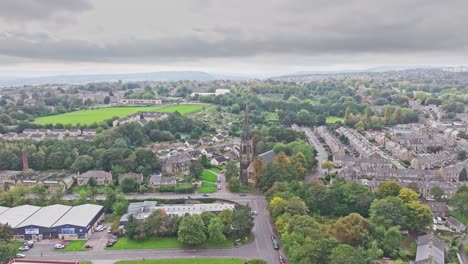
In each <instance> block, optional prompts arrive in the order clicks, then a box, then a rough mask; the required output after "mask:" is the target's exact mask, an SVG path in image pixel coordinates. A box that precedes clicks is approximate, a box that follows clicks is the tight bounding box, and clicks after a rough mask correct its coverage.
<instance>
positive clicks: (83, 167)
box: [70, 155, 95, 173]
mask: <svg viewBox="0 0 468 264" xmlns="http://www.w3.org/2000/svg"><path fill="white" fill-rule="evenodd" d="M94 166H95V164H94V160H93V157H91V156H89V155H83V156H78V158H76V159H75V161H74V162H73V164H72V165H71V167H70V169H71V170H72V171H74V172H79V173H83V172H86V171H89V170H90V169H92V168H94Z"/></svg>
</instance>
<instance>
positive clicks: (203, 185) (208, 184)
mask: <svg viewBox="0 0 468 264" xmlns="http://www.w3.org/2000/svg"><path fill="white" fill-rule="evenodd" d="M201 187H216V183H212V182H202V184H201Z"/></svg>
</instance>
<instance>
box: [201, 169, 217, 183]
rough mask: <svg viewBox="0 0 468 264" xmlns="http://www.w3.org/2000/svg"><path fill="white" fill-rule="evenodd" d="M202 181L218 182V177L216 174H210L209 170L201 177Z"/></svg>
mask: <svg viewBox="0 0 468 264" xmlns="http://www.w3.org/2000/svg"><path fill="white" fill-rule="evenodd" d="M201 179H202V180H203V181H209V182H216V180H217V179H218V177H217V176H216V175H215V174H213V173H212V172H210V171H208V170H204V171H203V173H202V175H201Z"/></svg>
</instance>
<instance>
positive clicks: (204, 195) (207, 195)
mask: <svg viewBox="0 0 468 264" xmlns="http://www.w3.org/2000/svg"><path fill="white" fill-rule="evenodd" d="M202 196H203V197H209V196H210V195H209V194H207V193H204V194H203V195H202Z"/></svg>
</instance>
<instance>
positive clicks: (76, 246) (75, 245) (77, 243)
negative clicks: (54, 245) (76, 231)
mask: <svg viewBox="0 0 468 264" xmlns="http://www.w3.org/2000/svg"><path fill="white" fill-rule="evenodd" d="M86 242H87V241H86V240H74V241H70V243H68V245H67V246H66V247H65V248H62V249H55V251H60V252H62V251H63V252H65V251H89V250H91V248H84V245H85V244H86Z"/></svg>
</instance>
